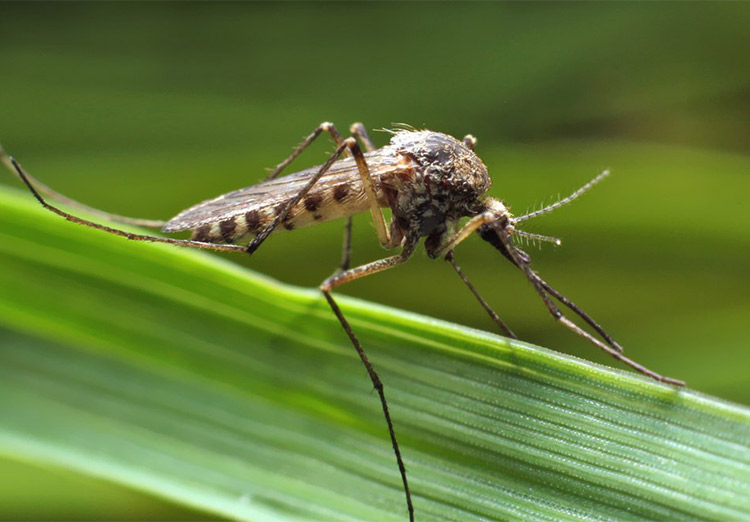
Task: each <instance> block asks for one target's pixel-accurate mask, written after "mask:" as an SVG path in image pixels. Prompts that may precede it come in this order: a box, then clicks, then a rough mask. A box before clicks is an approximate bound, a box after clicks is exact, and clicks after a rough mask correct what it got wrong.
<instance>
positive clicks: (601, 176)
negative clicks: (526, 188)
mask: <svg viewBox="0 0 750 522" xmlns="http://www.w3.org/2000/svg"><path fill="white" fill-rule="evenodd" d="M607 176H609V169H607V170H605V171H604V172H602V173H601V174H599V175H598V176H596V177H595V178H594V179H592V180H591V181H589V182H588V183H586V184H585V185H584V186H582V187H581V188H579V189H578V190H576V191H575V192H573V193H572V194H571V195H570V196H568V197H567V198H563V199H561V200H559V201H557V202H555V203H552V204H551V205H549V206H546V207H544V208H542V209H539V210H536V211H534V212H530V213H528V214H525V215H523V216H519V217H517V218H513V222H514V223H518V222H520V221H526V220H527V219H531V218H535V217H539V216H541V215H542V214H548V213H550V212H552V211H553V210H555V209H557V208H560V207H562V206H563V205H567V204H568V203H570V202H571V201H573V200H574V199H576V198H578V196H580V195H581V194H583V193H584V192H587V191H588V190H589V189H590V188H591V187H593V186H594V185H596V184H597V183H599V182H600V181H601V180H603V179H604V178H606V177H607ZM516 232H518V231H516Z"/></svg>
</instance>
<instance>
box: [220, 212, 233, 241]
mask: <svg viewBox="0 0 750 522" xmlns="http://www.w3.org/2000/svg"><path fill="white" fill-rule="evenodd" d="M236 228H237V223H235V221H234V218H230V219H227V220H226V221H222V222H221V223H219V231H220V232H221V239H222V240H223V241H224V242H225V243H232V242H233V241H234V231H235V230H236Z"/></svg>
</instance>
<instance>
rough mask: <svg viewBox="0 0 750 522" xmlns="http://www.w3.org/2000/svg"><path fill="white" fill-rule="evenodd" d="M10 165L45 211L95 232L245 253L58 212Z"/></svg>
mask: <svg viewBox="0 0 750 522" xmlns="http://www.w3.org/2000/svg"><path fill="white" fill-rule="evenodd" d="M10 164H11V166H12V167H13V170H15V172H16V173H17V174H18V177H20V178H21V181H23V182H24V183H25V184H26V186H27V187H28V189H29V190H30V191H31V193H32V194H33V195H34V197H35V198H36V199H37V201H39V203H41V205H42V206H43V207H44V208H45V209H47V210H49V211H50V212H52V213H54V214H57V215H58V216H61V217H63V218H65V219H67V220H68V221H71V222H73V223H77V224H79V225H84V226H87V227H91V228H95V229H97V230H101V231H103V232H108V233H110V234H114V235H116V236H121V237H124V238H127V239H130V240H133V241H149V242H152V243H169V244H171V245H177V246H183V247H192V248H204V249H208V250H222V251H231V252H244V251H245V247H243V246H240V245H225V244H223V243H206V242H203V241H193V240H189V239H174V238H171V237H158V236H149V235H144V234H133V233H131V232H126V231H124V230H120V229H117V228H112V227H108V226H105V225H101V224H99V223H94V222H93V221H89V220H88V219H83V218H80V217H78V216H74V215H73V214H70V213H68V212H65V211H64V210H60V209H59V208H57V207H55V206H54V205H50V204H49V203H47V201H45V199H44V198H43V197H42V195H41V194H40V193H39V191H37V189H36V187H34V185H33V184H32V183H31V180H30V179H29V176H28V174H26V172H24V170H23V169H22V168H21V165H19V164H18V162H17V161H16V160H15V159H13V158H10Z"/></svg>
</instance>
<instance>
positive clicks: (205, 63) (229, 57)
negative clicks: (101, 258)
mask: <svg viewBox="0 0 750 522" xmlns="http://www.w3.org/2000/svg"><path fill="white" fill-rule="evenodd" d="M748 27H750V5H748V4H744V3H721V4H709V3H702V4H695V3H690V4H666V3H662V4H650V3H649V4H646V3H638V4H625V3H614V4H593V3H575V4H559V3H555V4H543V3H542V4H540V3H534V4H521V3H514V4H485V3H477V4H474V3H461V4H445V3H439V4H437V3H435V4H432V3H412V4H361V3H358V4H330V5H329V4H282V5H272V4H252V5H246V4H236V3H232V4H198V3H189V4H104V5H101V4H63V5H58V4H55V5H51V4H7V3H3V4H0V64H2V70H3V74H2V79H1V80H0V139H2V140H3V144H4V145H5V147H6V148H7V149H8V150H9V151H10V152H12V153H13V154H14V155H15V156H16V157H17V158H19V159H20V160H21V161H22V162H23V164H24V166H25V167H26V168H27V169H28V170H29V171H30V172H32V173H33V174H35V175H36V176H37V177H39V178H40V179H42V180H44V181H45V182H47V183H48V184H49V185H51V186H52V187H54V188H56V189H58V190H60V191H61V192H63V193H66V194H68V195H70V196H71V197H74V198H76V199H79V200H81V201H83V202H86V203H88V204H91V205H93V206H96V207H99V208H102V209H106V210H110V211H113V212H118V213H122V214H125V215H133V216H142V217H153V218H168V217H171V216H172V215H174V214H175V213H177V212H178V211H179V210H181V209H183V208H185V207H187V206H190V205H192V204H193V203H195V202H197V201H199V200H201V199H205V198H208V197H213V196H215V195H218V194H220V193H222V192H225V191H228V190H231V189H235V188H238V187H241V186H246V185H250V184H252V183H254V182H255V181H257V180H259V179H261V178H262V177H263V176H264V174H265V172H266V169H267V168H269V167H273V166H274V165H275V164H276V163H278V162H279V161H280V160H281V159H283V158H284V157H285V155H286V154H288V153H289V151H290V150H291V149H292V147H293V146H295V145H296V144H297V143H298V142H299V140H300V139H301V138H302V137H303V136H304V135H306V134H307V133H309V132H310V131H311V130H312V129H313V128H314V127H315V126H316V125H317V124H318V123H320V122H321V121H324V120H330V121H333V122H334V123H336V124H337V125H338V127H339V129H340V130H342V131H345V130H346V129H347V128H348V126H349V124H350V123H351V122H354V121H362V122H364V123H365V125H366V126H367V127H368V128H370V129H373V128H375V129H377V128H383V127H389V126H392V124H393V123H396V122H404V123H409V124H411V125H414V126H416V127H421V128H429V129H432V130H439V131H443V132H447V133H449V134H452V135H454V136H457V137H461V136H463V135H464V134H466V133H473V134H475V135H476V136H477V137H478V138H479V144H478V147H477V152H478V154H479V155H480V157H482V158H483V160H484V162H485V163H486V164H487V166H488V167H489V169H490V173H491V175H492V177H493V180H494V186H493V188H492V192H491V193H492V195H494V196H496V197H499V198H501V199H503V200H504V201H506V202H507V203H509V204H510V205H511V206H512V208H513V210H514V211H515V212H516V213H522V212H524V211H526V210H528V209H532V208H534V207H537V206H539V205H541V204H543V203H549V202H551V201H553V200H554V199H555V198H556V197H558V195H566V194H567V193H569V192H571V191H572V190H574V189H576V188H577V187H578V186H580V185H581V184H583V183H585V182H586V181H587V180H588V179H589V178H591V177H593V176H594V175H595V174H597V173H598V172H600V171H601V170H602V169H603V168H605V167H610V168H611V169H612V172H613V176H611V177H610V179H608V180H606V181H605V182H604V183H602V184H601V185H600V186H599V187H597V188H596V189H595V190H594V191H593V192H591V193H589V194H587V195H586V196H585V197H583V198H582V199H581V200H580V201H578V202H576V203H575V204H574V205H571V206H570V207H567V208H565V209H562V210H559V211H557V212H555V213H554V214H552V215H550V216H547V217H544V218H540V219H538V220H535V221H534V222H533V223H530V224H529V226H528V227H527V229H529V230H532V231H535V232H539V233H543V234H549V235H555V236H560V237H562V238H563V240H564V243H563V246H562V247H561V248H554V247H552V246H549V245H544V246H543V247H542V248H541V249H538V248H536V247H529V248H528V250H529V252H530V253H531V254H532V256H533V257H534V260H535V263H534V265H535V267H536V269H537V270H538V271H539V272H540V273H541V274H542V275H543V276H544V277H546V278H547V279H548V281H550V282H551V283H552V284H553V285H554V286H556V287H558V288H559V289H560V290H561V291H563V293H565V294H566V295H568V296H569V297H570V298H572V299H573V300H575V301H576V302H578V303H579V304H580V305H581V306H583V307H584V309H586V310H587V311H589V312H590V313H591V314H592V315H593V316H594V317H595V318H596V319H597V320H598V321H600V322H601V323H602V324H603V325H604V326H605V328H607V329H608V330H609V331H610V332H611V333H612V334H613V335H614V337H615V338H617V339H618V340H619V341H620V342H621V343H622V344H623V346H625V348H626V351H627V353H628V354H629V355H630V356H631V357H633V358H634V359H636V360H637V361H639V362H642V363H643V364H645V365H646V366H649V367H651V368H653V369H654V370H656V371H659V372H663V373H665V374H667V375H670V376H673V377H677V378H681V379H685V380H686V381H687V382H688V384H689V385H690V386H691V387H692V388H695V389H697V390H700V391H703V392H705V393H709V394H712V395H717V396H719V397H722V398H725V399H729V400H733V401H737V402H740V403H744V404H750V384H748V378H747V375H748V370H750V350H748V349H747V345H748V343H747V339H748V334H747V326H748V320H749V319H750V303H748V291H749V290H750V274H748V261H749V260H750V256H749V255H748V254H750V235H749V234H748V230H749V229H750V228H749V226H750V218H749V217H748V204H747V200H748V194H750V177H749V176H750V54H749V53H748V52H747V49H750V31H748ZM373 138H374V139H375V141H376V142H377V143H378V144H379V145H382V144H385V143H386V142H387V139H388V136H387V135H386V134H383V133H377V132H375V133H373ZM331 150H332V147H331V145H330V143H328V142H323V140H321V143H319V144H317V146H316V147H313V148H312V150H310V151H309V152H307V153H306V154H305V155H304V156H303V157H302V158H301V159H300V160H299V163H297V164H296V166H298V167H300V168H301V167H304V166H310V165H313V164H318V163H321V162H322V161H323V160H324V159H325V157H326V153H328V152H330V151H331ZM0 179H2V182H3V183H6V184H13V185H16V186H18V185H19V183H17V182H16V181H14V180H13V179H12V177H11V176H10V175H6V176H4V177H2V178H0ZM341 232H342V227H341V223H329V224H325V225H321V226H319V227H315V228H311V229H306V230H304V231H298V232H294V233H289V234H280V235H278V236H274V237H273V238H272V239H271V240H269V241H268V242H267V243H266V244H265V245H264V247H263V248H262V249H261V250H260V251H259V252H258V253H257V254H256V255H255V256H254V257H253V258H252V259H243V258H238V257H236V256H235V257H234V259H235V261H236V262H237V263H243V264H244V265H246V266H248V267H250V268H252V269H253V270H258V271H260V272H263V273H265V274H269V275H271V276H273V277H275V278H278V279H279V280H282V281H285V282H289V283H294V284H299V285H303V286H308V287H312V286H316V285H317V284H318V283H319V282H320V281H321V280H322V279H323V278H325V277H326V276H327V275H329V274H330V272H331V271H332V270H333V268H334V267H335V266H336V264H337V263H338V260H339V257H340V240H341ZM92 233H93V232H92ZM382 256H383V251H382V249H381V248H380V247H379V246H378V243H377V239H376V237H375V233H374V229H373V227H372V225H371V222H370V221H369V220H368V217H367V216H360V217H358V219H356V220H355V232H354V262H355V263H359V262H365V261H369V260H372V259H375V258H377V257H382ZM457 259H458V260H459V261H460V262H461V263H462V264H463V265H464V269H465V271H466V272H467V274H468V275H469V276H470V277H471V278H472V279H473V280H474V283H475V284H476V286H477V287H478V288H479V289H480V290H481V291H482V292H483V294H485V295H486V297H487V298H488V300H489V301H490V302H491V303H492V304H493V305H494V306H495V308H496V310H497V311H498V313H499V314H500V315H501V316H502V317H503V318H504V319H505V320H506V321H507V322H508V323H509V324H510V325H511V327H512V328H513V329H514V330H515V331H516V332H517V333H518V334H519V336H520V337H521V339H524V340H527V341H530V342H533V343H536V344H540V345H543V346H547V347H549V348H553V349H556V350H559V351H564V352H567V353H573V354H576V355H579V356H581V357H585V358H587V359H591V360H596V361H598V362H602V363H604V364H612V365H613V364H614V361H611V360H610V359H608V358H607V357H606V356H603V355H602V354H600V353H597V351H596V350H595V349H594V348H593V347H591V346H589V345H588V344H586V343H585V342H584V341H583V340H581V339H580V338H578V337H576V336H574V335H572V334H569V333H568V332H567V331H565V330H563V329H562V328H561V327H559V326H557V325H556V324H555V322H554V321H553V320H552V319H551V318H550V317H549V315H548V314H547V313H546V311H545V310H544V308H543V306H542V305H541V303H540V302H539V300H538V298H537V297H536V295H535V294H534V292H533V290H532V289H531V287H530V286H529V285H528V283H527V282H526V281H525V280H524V279H523V278H522V277H521V275H520V274H519V273H517V271H515V270H513V269H512V267H511V266H510V264H509V263H507V262H506V261H505V260H504V259H503V258H502V257H501V256H500V255H499V254H498V253H497V252H496V251H494V250H492V249H491V248H490V247H489V246H487V245H485V244H483V243H482V242H480V241H479V240H478V239H472V240H470V241H467V242H466V243H465V244H464V245H462V247H461V249H460V250H459V251H458V252H457ZM185 284H186V285H189V284H190V282H189V281H186V282H185ZM344 292H345V293H347V294H350V295H355V296H358V297H362V298H365V299H369V300H372V301H376V302H379V303H385V304H389V305H392V306H396V307H400V308H404V309H409V310H413V311H417V312H421V313H424V314H428V315H431V316H435V317H439V318H443V319H447V320H451V321H455V322H458V323H461V324H465V325H470V326H474V327H477V328H482V329H490V330H491V329H493V323H491V322H490V321H489V319H488V318H487V317H486V315H485V314H484V312H483V311H482V310H481V308H480V307H479V306H478V305H477V304H476V303H475V302H474V301H473V298H472V297H471V295H470V294H469V292H468V291H467V290H466V289H465V288H464V287H463V286H462V284H461V282H460V281H459V280H458V278H456V277H455V275H454V274H453V273H452V271H451V270H450V268H449V267H448V266H447V265H446V264H445V263H444V262H441V261H430V260H428V259H427V258H426V256H424V255H423V254H421V255H416V256H415V257H414V259H413V260H412V261H411V262H410V263H408V264H407V265H405V266H403V267H401V268H400V269H398V270H395V271H393V272H390V273H385V274H382V275H379V276H377V277H373V278H371V279H368V280H364V281H361V282H358V283H356V284H353V285H351V286H350V287H346V288H345V290H344ZM0 298H1V296H0ZM0 335H3V336H7V335H8V333H7V332H6V333H3V331H2V330H0ZM42 493H44V494H42ZM40 497H41V498H42V500H43V501H40ZM92 498H93V499H94V500H92ZM0 506H3V507H2V508H0V518H8V519H10V518H49V517H53V518H57V519H60V518H66V517H67V518H75V519H85V518H153V519H164V518H196V517H199V516H200V515H197V514H193V513H189V512H185V511H182V510H181V509H180V508H176V507H172V506H169V505H167V504H162V503H161V502H160V501H156V500H152V499H149V498H146V497H143V496H140V495H139V494H135V493H131V492H128V491H126V490H123V489H120V488H116V487H113V486H108V485H106V484H102V483H98V482H95V481H92V480H91V479H87V478H84V477H80V476H77V475H75V474H71V473H63V472H60V471H56V470H45V469H41V468H37V467H31V466H26V465H24V464H21V463H18V462H10V461H7V462H6V461H0Z"/></svg>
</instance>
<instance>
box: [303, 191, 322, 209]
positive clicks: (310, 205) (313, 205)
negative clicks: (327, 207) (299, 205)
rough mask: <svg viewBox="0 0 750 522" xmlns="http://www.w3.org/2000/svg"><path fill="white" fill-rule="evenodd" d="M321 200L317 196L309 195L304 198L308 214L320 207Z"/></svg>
mask: <svg viewBox="0 0 750 522" xmlns="http://www.w3.org/2000/svg"><path fill="white" fill-rule="evenodd" d="M321 201H323V198H322V197H320V195H318V194H311V195H309V196H307V197H306V198H305V208H306V209H307V210H309V211H310V212H315V211H316V210H318V207H320V203H321Z"/></svg>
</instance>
